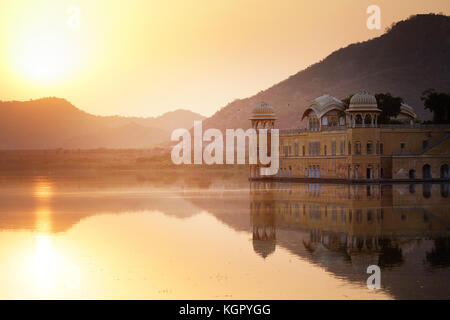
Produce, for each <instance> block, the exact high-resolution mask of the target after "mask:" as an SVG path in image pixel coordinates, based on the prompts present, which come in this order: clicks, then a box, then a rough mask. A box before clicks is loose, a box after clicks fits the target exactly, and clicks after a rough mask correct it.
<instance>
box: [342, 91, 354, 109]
mask: <svg viewBox="0 0 450 320" xmlns="http://www.w3.org/2000/svg"><path fill="white" fill-rule="evenodd" d="M353 96H354V94H351V95H349V96H348V97H347V98H344V99H342V100H341V101H342V103H343V104H344V106H345V109H348V107H349V106H350V100H351V99H352V97H353Z"/></svg>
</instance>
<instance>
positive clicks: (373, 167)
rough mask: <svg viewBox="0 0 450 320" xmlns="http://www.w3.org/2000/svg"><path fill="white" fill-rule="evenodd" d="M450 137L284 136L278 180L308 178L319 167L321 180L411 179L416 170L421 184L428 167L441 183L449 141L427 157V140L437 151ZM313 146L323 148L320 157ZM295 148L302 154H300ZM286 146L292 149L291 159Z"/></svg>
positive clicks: (417, 131)
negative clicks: (442, 168) (334, 152)
mask: <svg viewBox="0 0 450 320" xmlns="http://www.w3.org/2000/svg"><path fill="white" fill-rule="evenodd" d="M449 132H450V129H449V128H447V129H442V128H398V127H397V128H348V129H346V130H335V131H319V132H309V131H299V132H298V133H295V134H292V133H290V134H284V133H281V135H280V170H281V171H280V173H279V176H281V177H293V178H306V177H310V176H311V174H310V171H309V170H310V168H319V169H318V170H319V175H320V178H330V179H366V178H368V177H371V178H372V179H377V178H383V179H390V178H393V179H409V171H410V170H415V177H416V178H417V179H421V178H423V176H422V167H423V166H424V165H425V164H429V165H430V166H431V167H432V177H433V178H439V177H440V167H441V165H443V164H450V139H447V140H446V141H444V142H442V143H440V144H439V145H438V146H436V147H434V148H432V149H431V150H429V151H428V152H425V153H423V151H424V149H423V147H424V141H427V145H428V147H430V146H433V145H434V144H435V143H436V142H437V141H439V139H441V138H443V137H444V136H445V135H446V134H448V133H449ZM333 141H335V143H336V154H335V155H332V142H333ZM341 141H344V155H341V147H340V146H341ZM310 142H319V143H320V154H318V155H313V156H311V155H310V154H309V143H310ZM349 142H350V143H351V149H352V150H351V155H349ZM296 143H298V155H296V154H295V144H296ZM357 143H359V144H360V150H361V153H360V154H356V153H355V152H356V144H357ZM368 143H371V146H372V147H371V149H372V150H371V154H368V150H367V149H368V146H367V145H368ZM325 146H326V154H325ZM285 147H287V150H288V155H287V156H285V150H286V148H285ZM303 148H304V150H305V154H304V155H303ZM381 152H382V153H381ZM305 169H306V171H305ZM313 170H314V169H313ZM369 170H370V171H369ZM316 173H317V172H316ZM315 177H317V176H315Z"/></svg>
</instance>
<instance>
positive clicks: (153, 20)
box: [0, 0, 450, 116]
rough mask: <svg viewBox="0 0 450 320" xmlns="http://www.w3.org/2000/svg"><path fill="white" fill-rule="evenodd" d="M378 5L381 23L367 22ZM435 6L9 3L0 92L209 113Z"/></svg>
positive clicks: (251, 0) (96, 110) (401, 1)
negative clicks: (374, 27) (370, 26)
mask: <svg viewBox="0 0 450 320" xmlns="http://www.w3.org/2000/svg"><path fill="white" fill-rule="evenodd" d="M372 4H376V5H379V6H380V8H381V22H382V25H381V30H368V29H367V27H366V20H367V18H368V16H369V15H368V14H366V8H367V7H368V6H369V5H372ZM71 6H72V7H71ZM73 6H75V7H73ZM69 8H75V9H72V10H71V9H69ZM76 8H79V9H80V19H79V20H77V19H76V18H75V20H74V17H75V16H76V12H74V11H73V10H75V11H76ZM428 12H435V13H438V12H443V13H445V14H447V15H449V14H450V1H448V0H428V1H423V0H396V1H392V0H389V1H384V0H371V1H366V0H340V1H336V0H324V1H318V0H316V1H302V0H277V1H265V0H227V1H221V0H192V1H188V0H176V1H175V0H164V1H162V0H158V1H156V0H142V1H139V0H130V1H126V2H125V1H119V0H105V1H100V0H95V1H92V0H91V1H85V0H28V1H26V0H14V1H10V0H0V25H1V27H0V100H13V99H14V100H28V99H30V98H33V99H35V98H40V97H45V96H58V97H63V98H66V99H68V100H69V101H71V102H72V103H73V104H74V105H76V106H77V107H79V108H81V109H83V110H86V111H87V112H90V113H93V114H101V115H112V114H121V115H137V116H154V115H159V114H162V113H164V112H166V111H170V110H175V109H178V108H187V109H191V110H193V111H196V112H199V113H202V114H204V115H211V114H213V113H214V112H215V111H216V110H217V109H219V108H220V107H223V106H224V105H226V104H227V103H228V102H231V101H232V100H234V99H236V98H245V97H247V96H250V95H253V94H255V93H257V92H258V91H260V90H263V89H266V88H268V87H270V86H272V85H273V84H275V83H277V82H279V81H281V80H284V79H285V78H287V77H288V76H290V75H292V74H294V73H296V72H297V71H300V70H302V69H303V68H305V67H307V66H308V65H310V64H312V63H315V62H317V61H319V60H321V59H323V58H325V57H326V56H327V55H328V54H330V53H331V52H333V51H334V50H336V49H338V48H340V47H343V46H346V45H348V44H350V43H353V42H356V41H363V40H367V39H370V38H373V37H376V36H378V35H380V34H382V33H383V32H384V29H385V28H386V27H388V26H389V25H390V24H391V23H392V22H394V21H398V20H402V19H405V18H407V17H408V16H410V15H411V14H416V13H428ZM77 21H79V27H78V24H77Z"/></svg>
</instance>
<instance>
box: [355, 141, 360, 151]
mask: <svg viewBox="0 0 450 320" xmlns="http://www.w3.org/2000/svg"><path fill="white" fill-rule="evenodd" d="M355 154H361V142H359V141H356V142H355Z"/></svg>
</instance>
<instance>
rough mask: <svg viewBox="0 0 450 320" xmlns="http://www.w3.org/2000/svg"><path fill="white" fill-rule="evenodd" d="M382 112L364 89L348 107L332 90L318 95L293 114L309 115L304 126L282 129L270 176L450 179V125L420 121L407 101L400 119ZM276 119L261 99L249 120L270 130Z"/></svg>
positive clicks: (253, 175)
mask: <svg viewBox="0 0 450 320" xmlns="http://www.w3.org/2000/svg"><path fill="white" fill-rule="evenodd" d="M380 113H381V110H380V109H379V108H378V105H377V100H376V98H375V96H374V95H372V94H369V93H368V92H366V91H362V92H359V93H357V94H355V95H354V96H353V97H352V98H351V99H350V104H349V106H348V108H346V107H345V104H344V103H343V102H342V101H341V100H339V99H337V98H335V97H333V96H330V95H328V94H326V95H323V96H321V97H318V98H316V99H314V100H313V101H312V103H311V105H310V106H309V107H308V108H307V109H306V110H305V112H304V113H303V114H298V115H293V116H299V117H301V119H306V121H307V127H306V128H303V129H293V130H280V169H279V171H278V174H277V175H276V177H271V178H270V179H281V180H285V179H286V180H289V179H291V180H294V179H323V180H335V181H336V180H342V181H354V182H358V181H368V182H370V181H374V182H376V181H383V180H398V181H405V180H407V181H421V180H427V181H428V180H437V181H439V180H448V179H449V177H450V173H449V164H450V126H449V125H436V124H428V125H425V124H419V123H417V116H416V114H415V113H414V111H413V109H412V108H411V107H410V106H408V105H406V104H402V107H401V111H400V114H399V115H398V116H397V117H396V119H395V120H396V122H397V124H379V123H378V117H379V115H380ZM276 119H277V118H276V115H275V112H274V109H273V108H272V107H270V106H269V105H267V104H266V103H261V105H258V106H257V107H255V108H254V109H253V111H252V117H251V119H250V120H251V121H252V127H253V128H255V129H259V128H267V129H270V128H273V127H274V125H275V121H276ZM400 123H401V124H400ZM269 150H270V148H269ZM259 167H260V165H252V166H250V179H252V180H254V179H261V178H267V177H262V176H260V173H259V172H260V171H259Z"/></svg>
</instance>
